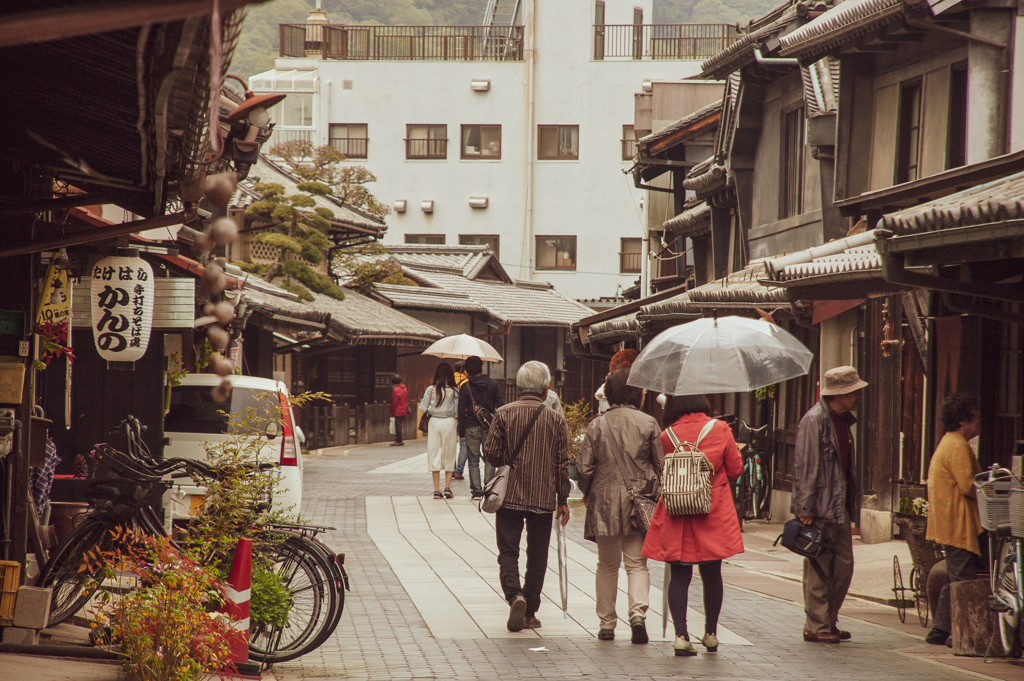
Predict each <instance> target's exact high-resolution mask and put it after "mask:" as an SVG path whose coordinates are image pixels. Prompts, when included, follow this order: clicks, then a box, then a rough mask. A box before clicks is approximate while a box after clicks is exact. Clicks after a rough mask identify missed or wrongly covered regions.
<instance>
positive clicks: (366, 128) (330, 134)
mask: <svg viewBox="0 0 1024 681" xmlns="http://www.w3.org/2000/svg"><path fill="white" fill-rule="evenodd" d="M342 126H343V127H345V132H346V135H347V136H346V137H335V136H334V128H335V127H342ZM360 126H361V127H362V128H363V136H362V137H352V133H351V131H350V130H349V129H348V128H351V127H360ZM335 140H338V141H339V142H344V143H345V144H344V146H345V149H344V150H342V149H339V148H338V147H337V146H335V144H334V142H335ZM353 142H356V143H358V142H362V143H363V144H362V148H363V149H362V156H360V155H358V153H357V154H349V153H347V151H348V150H349V148H350V147H351V144H352V143H353ZM327 143H328V144H330V145H331V146H332V147H334V149H335V150H336V151H337V152H338V153H340V154H342V155H344V156H345V158H346V159H349V158H354V159H366V158H369V153H370V124H369V123H330V124H328V126H327ZM357 146H358V145H357Z"/></svg>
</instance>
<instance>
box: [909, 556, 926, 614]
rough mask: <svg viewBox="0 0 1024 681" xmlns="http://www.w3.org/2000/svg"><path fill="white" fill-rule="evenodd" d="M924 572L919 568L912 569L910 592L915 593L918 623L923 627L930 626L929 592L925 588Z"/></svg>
mask: <svg viewBox="0 0 1024 681" xmlns="http://www.w3.org/2000/svg"><path fill="white" fill-rule="evenodd" d="M926 582H927V579H926V578H925V575H924V572H923V571H922V570H921V568H919V567H918V566H916V565H915V566H914V567H912V568H910V590H911V591H913V592H914V604H915V605H916V606H917V621H918V622H920V623H921V626H922V627H927V626H928V590H927V589H926V588H925V583H926Z"/></svg>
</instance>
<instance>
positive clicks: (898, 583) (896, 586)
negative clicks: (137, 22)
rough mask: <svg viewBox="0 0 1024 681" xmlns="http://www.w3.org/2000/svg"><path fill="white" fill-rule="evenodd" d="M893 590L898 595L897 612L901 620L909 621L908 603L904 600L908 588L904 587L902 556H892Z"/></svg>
mask: <svg viewBox="0 0 1024 681" xmlns="http://www.w3.org/2000/svg"><path fill="white" fill-rule="evenodd" d="M892 592H893V594H895V596H896V614H897V615H899V617H900V622H906V621H907V604H906V601H904V600H903V596H904V594H905V593H906V589H905V588H903V573H902V572H900V557H899V556H893V557H892Z"/></svg>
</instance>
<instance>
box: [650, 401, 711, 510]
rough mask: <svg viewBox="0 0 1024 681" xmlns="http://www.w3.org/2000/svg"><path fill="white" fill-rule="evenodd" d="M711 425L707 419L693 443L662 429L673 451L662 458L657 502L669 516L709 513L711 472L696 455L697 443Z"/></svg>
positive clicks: (670, 429)
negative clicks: (658, 501)
mask: <svg viewBox="0 0 1024 681" xmlns="http://www.w3.org/2000/svg"><path fill="white" fill-rule="evenodd" d="M715 423H717V421H716V420H715V419H711V420H710V421H708V422H707V423H706V424H704V427H703V428H702V429H701V431H700V435H698V436H697V441H696V442H682V441H680V440H679V438H678V437H676V434H675V432H674V431H673V430H672V427H671V426H669V428H667V429H666V432H667V433H668V439H669V440H671V441H672V445H673V446H674V447H675V450H674V451H673V452H672V453H671V454H666V455H665V462H664V464H663V465H662V468H661V500H662V501H663V502H664V503H665V510H666V511H668V512H669V514H670V515H706V514H707V513H708V512H709V511H710V510H711V484H712V482H713V480H714V476H715V468H714V466H712V465H711V462H710V461H708V457H707V456H705V455H704V453H703V452H701V451H700V443H701V440H703V439H704V436H705V435H707V434H708V433H710V432H711V429H712V428H713V427H714V425H715Z"/></svg>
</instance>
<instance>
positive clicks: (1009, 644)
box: [992, 539, 1024, 654]
mask: <svg viewBox="0 0 1024 681" xmlns="http://www.w3.org/2000/svg"><path fill="white" fill-rule="evenodd" d="M1020 561H1021V541H1020V540H1019V539H1008V540H1006V541H1004V542H1003V545H1002V547H1001V548H1000V551H999V560H998V562H997V563H996V574H995V581H994V584H995V590H994V592H993V594H992V596H993V600H994V602H995V603H996V604H998V609H996V622H997V624H998V626H999V639H1000V641H1001V642H1002V644H1003V650H1004V651H1005V652H1006V653H1007V654H1010V653H1011V652H1012V651H1013V650H1014V649H1015V648H1016V645H1017V643H1018V641H1017V632H1018V629H1019V628H1020V619H1021V602H1022V601H1021V599H1022V598H1024V584H1022V578H1021V563H1020Z"/></svg>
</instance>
